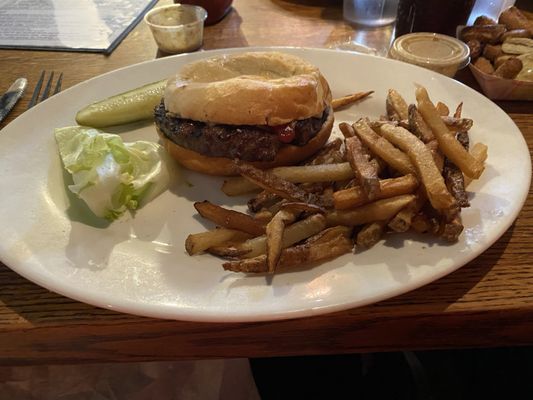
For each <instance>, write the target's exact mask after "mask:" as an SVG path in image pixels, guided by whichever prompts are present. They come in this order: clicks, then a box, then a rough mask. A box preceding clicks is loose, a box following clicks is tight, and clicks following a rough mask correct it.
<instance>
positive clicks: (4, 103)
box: [0, 78, 28, 122]
mask: <svg viewBox="0 0 533 400" xmlns="http://www.w3.org/2000/svg"><path fill="white" fill-rule="evenodd" d="M27 83H28V81H27V80H26V78H18V79H17V80H16V81H15V82H14V83H13V84H12V85H11V86H10V88H9V89H8V90H7V92H5V94H4V95H3V96H2V97H0V122H2V120H3V119H4V118H5V117H6V116H7V114H9V112H10V111H11V109H12V108H13V107H14V106H15V104H17V101H18V100H19V99H20V98H21V97H22V95H23V94H24V89H26V84H27Z"/></svg>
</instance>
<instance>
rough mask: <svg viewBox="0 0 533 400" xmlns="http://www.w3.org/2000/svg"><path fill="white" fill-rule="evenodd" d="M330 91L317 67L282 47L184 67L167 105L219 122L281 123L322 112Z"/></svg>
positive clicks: (172, 82)
mask: <svg viewBox="0 0 533 400" xmlns="http://www.w3.org/2000/svg"><path fill="white" fill-rule="evenodd" d="M330 102H331V91H330V89H329V86H328V83H327V81H326V79H325V78H324V77H323V76H322V74H321V73H320V71H319V69H318V68H317V67H315V66H314V65H312V64H310V63H308V62H307V61H304V60H302V59H301V58H299V57H296V56H293V55H289V54H285V53H280V52H248V53H243V54H232V55H221V56H216V57H213V58H208V59H204V60H200V61H196V62H193V63H190V64H188V65H186V66H184V67H183V68H182V69H181V70H180V71H179V72H178V74H177V75H176V76H175V77H173V78H171V79H170V80H169V81H168V83H167V86H166V90H165V94H164V104H165V108H166V109H167V110H168V111H169V112H171V113H174V114H176V115H179V116H180V117H181V118H188V119H192V120H196V121H203V122H209V123H215V124H231V125H281V124H285V123H289V122H290V121H293V120H300V119H305V118H309V117H312V116H315V115H318V114H320V113H322V111H323V110H324V108H325V107H326V106H327V105H329V103H330Z"/></svg>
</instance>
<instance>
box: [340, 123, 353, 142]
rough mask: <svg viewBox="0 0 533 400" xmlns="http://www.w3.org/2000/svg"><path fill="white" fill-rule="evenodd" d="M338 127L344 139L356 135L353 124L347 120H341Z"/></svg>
mask: <svg viewBox="0 0 533 400" xmlns="http://www.w3.org/2000/svg"><path fill="white" fill-rule="evenodd" d="M339 129H340V130H341V133H342V135H343V136H344V138H345V139H348V138H351V137H354V136H355V135H356V133H355V130H354V128H353V126H352V125H350V124H349V123H347V122H341V123H340V124H339Z"/></svg>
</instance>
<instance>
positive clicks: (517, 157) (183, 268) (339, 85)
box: [0, 48, 531, 322]
mask: <svg viewBox="0 0 533 400" xmlns="http://www.w3.org/2000/svg"><path fill="white" fill-rule="evenodd" d="M244 50H248V51H252V50H269V48H248V49H232V50H219V51H212V52H211V51H209V52H207V51H206V52H198V53H194V54H188V55H181V56H175V57H169V58H163V59H158V60H153V61H149V62H145V63H142V64H138V65H133V66H130V67H127V68H123V69H120V70H117V71H114V72H110V73H108V74H105V75H102V76H99V77H96V78H94V79H91V80H89V81H86V82H83V83H81V84H79V85H77V86H75V87H72V88H70V89H68V90H65V91H64V92H62V93H60V94H58V95H56V96H54V97H52V98H51V99H49V100H47V101H45V102H43V103H41V104H39V105H38V106H36V107H34V108H33V109H31V110H30V111H28V112H26V113H24V114H22V115H21V116H20V117H19V118H17V119H16V120H15V121H13V122H12V123H11V124H9V125H8V126H7V127H6V128H5V129H3V130H2V131H1V132H0V171H1V176H2V179H1V183H0V190H1V193H2V196H0V210H2V211H1V215H0V226H1V227H2V230H1V233H0V257H1V259H2V261H3V262H4V263H5V264H6V265H8V266H9V267H10V268H12V269H13V270H14V271H16V272H18V273H19V274H20V275H22V276H24V277H26V278H27V279H29V280H31V281H33V282H35V283H36V284H38V285H41V286H43V287H45V288H47V289H50V290H52V291H55V292H57V293H60V294H62V295H65V296H68V297H71V298H73V299H76V300H79V301H83V302H86V303H89V304H92V305H95V306H98V307H105V308H110V309H114V310H117V311H122V312H126V313H132V314H137V315H143V316H151V317H159V318H170V319H182V320H194V321H226V322H230V321H260V320H273V319H283V318H294V317H304V316H311V315H317V314H324V313H327V312H332V311H338V310H342V309H348V308H351V307H357V306H362V305H365V304H369V303H372V302H376V301H379V300H383V299H386V298H390V297H392V296H396V295H399V294H401V293H405V292H407V291H409V290H413V289H416V288H418V287H420V286H422V285H425V284H427V283H430V282H432V281H434V280H436V279H438V278H440V277H442V276H444V275H446V274H449V273H450V272H452V271H454V270H455V269H457V268H459V267H461V266H462V265H464V264H465V263H467V262H468V261H470V260H472V259H473V258H474V257H476V256H477V255H479V254H480V253H481V252H483V251H484V250H485V249H487V248H488V247H489V246H491V244H492V243H494V242H495V241H496V240H497V239H498V238H499V237H500V236H501V235H502V234H503V233H504V232H505V230H506V229H507V228H508V227H509V226H510V225H511V223H512V222H513V221H514V219H515V218H516V216H517V214H518V212H519V211H520V209H521V207H522V204H523V203H524V201H525V199H526V196H527V192H528V189H529V183H530V175H531V163H530V157H529V152H528V149H527V146H526V143H525V141H524V139H523V137H522V135H521V133H520V131H519V130H518V128H517V127H516V125H515V124H514V123H513V122H512V120H511V119H510V118H509V117H508V116H507V115H506V114H505V113H504V112H503V111H502V110H501V109H500V108H498V107H497V106H496V105H495V104H494V103H492V102H491V101H490V100H488V99H487V98H485V97H483V96H482V95H480V94H479V93H477V92H475V91H474V90H472V89H470V88H468V87H466V86H464V85H462V84H460V83H458V82H456V81H454V80H452V79H449V78H446V77H444V76H442V75H439V74H436V73H433V72H431V71H429V70H426V69H422V68H418V67H414V66H411V65H409V64H403V63H400V62H397V61H392V60H388V59H383V58H378V57H373V56H367V55H358V54H354V53H349V52H342V51H333V50H325V49H301V48H283V49H279V50H282V51H285V52H288V53H292V54H296V55H299V56H301V57H303V58H305V59H308V60H309V61H311V62H312V63H314V64H315V65H317V66H318V67H320V69H321V70H322V72H323V73H324V75H325V76H326V78H327V79H328V80H329V83H330V85H331V87H332V90H333V95H334V97H337V96H342V95H345V94H348V93H351V92H354V91H363V90H375V94H374V95H373V96H372V97H371V98H369V99H367V100H365V101H363V102H361V103H360V104H359V105H357V106H352V107H351V108H348V109H347V110H345V111H342V112H339V113H337V115H336V119H337V122H340V121H355V120H356V119H357V118H358V117H360V116H365V115H367V116H371V117H378V116H380V115H382V114H384V113H385V106H384V104H385V97H386V93H387V89H389V88H395V89H397V90H399V91H400V93H402V94H403V95H404V97H405V98H406V99H407V101H409V102H413V101H414V83H415V82H416V83H420V84H423V85H424V86H426V87H427V88H428V90H429V93H430V96H431V98H432V100H433V101H443V102H445V103H446V104H448V105H449V106H450V107H451V108H452V107H453V108H454V107H455V106H456V105H457V104H458V103H459V102H461V101H462V102H464V109H463V115H464V116H465V117H468V118H472V119H474V121H475V123H474V127H473V128H472V130H471V139H472V142H477V141H482V142H484V143H486V144H487V145H488V146H489V159H488V163H487V168H486V170H485V172H484V174H483V176H482V178H481V179H480V180H479V181H477V182H474V183H473V184H472V185H471V188H470V189H471V190H473V192H475V194H473V195H472V198H471V203H472V206H471V208H469V209H465V210H464V211H463V221H464V224H465V226H466V229H465V231H464V233H463V234H462V235H461V238H460V241H459V242H458V243H456V244H453V245H447V244H445V243H443V242H441V241H439V240H435V239H434V238H431V237H430V236H414V235H411V234H405V235H403V234H402V235H391V236H389V237H388V238H387V239H386V240H384V241H381V242H380V243H379V244H378V245H376V246H375V247H373V248H372V249H369V250H367V251H363V252H360V253H358V254H347V255H344V256H342V257H340V258H337V259H335V260H333V261H330V262H327V263H324V264H322V265H319V266H316V267H314V268H311V269H300V270H295V271H291V272H286V273H280V274H278V275H275V276H274V277H273V279H271V280H269V279H267V278H266V277H265V276H247V275H245V274H239V273H231V272H226V271H224V270H223V269H222V268H221V260H219V259H217V258H215V257H212V256H210V255H200V256H195V257H190V256H188V255H187V254H186V253H185V250H184V242H185V238H186V237H187V235H188V234H189V233H192V232H199V231H202V230H204V229H205V227H206V226H207V227H209V224H206V223H205V222H204V221H201V220H200V219H199V218H198V217H197V216H196V212H195V210H194V208H193V202H194V201H201V200H205V199H209V200H211V201H213V202H215V203H219V204H222V205H228V206H241V207H242V205H243V204H245V200H246V199H245V198H237V199H233V198H227V197H225V196H224V195H223V194H221V192H220V190H219V187H220V185H221V183H222V179H219V178H211V177H206V176H201V175H199V174H195V173H189V172H186V173H184V175H185V179H186V181H187V182H189V183H190V184H191V185H188V184H175V185H173V187H172V188H171V189H170V190H169V191H167V192H165V193H163V194H162V195H161V196H160V197H158V198H157V199H155V200H154V201H153V202H151V203H149V204H148V205H147V206H145V207H144V208H143V209H141V210H140V211H139V212H138V213H137V214H136V215H135V217H134V218H132V217H131V216H129V215H128V216H125V217H123V218H122V219H120V220H118V221H116V222H114V223H112V224H110V225H108V226H105V224H104V223H102V221H99V220H97V219H94V218H92V217H91V216H90V213H89V212H88V211H87V209H86V208H85V206H84V205H83V204H82V203H81V202H80V201H79V200H77V199H75V198H73V197H72V196H69V195H68V194H67V191H66V189H65V185H64V176H63V171H62V167H61V163H60V160H59V157H58V154H57V149H56V145H55V141H54V137H53V131H54V128H56V127H63V126H67V125H73V124H75V122H74V116H75V114H76V111H77V110H79V109H80V108H81V107H83V106H85V105H87V104H89V103H91V102H93V101H95V100H98V99H101V98H104V97H107V96H110V95H113V94H116V93H119V92H122V91H126V90H129V89H131V88H134V87H137V86H140V85H143V84H146V83H148V82H153V81H156V80H159V79H163V78H165V77H168V76H170V75H172V74H173V73H174V72H175V71H176V70H177V69H179V68H180V66H182V65H183V64H184V63H187V62H189V61H191V60H196V59H199V58H203V57H208V56H211V55H214V54H221V53H224V52H241V51H244ZM130 128H131V129H128V130H127V132H125V133H123V135H124V138H125V140H126V141H130V140H138V139H141V138H142V139H145V140H154V141H155V140H157V135H156V132H155V129H154V127H153V126H152V125H144V126H140V125H136V126H133V127H130ZM123 130H124V129H123ZM242 208H243V209H244V207H242Z"/></svg>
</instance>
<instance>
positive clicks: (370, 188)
mask: <svg viewBox="0 0 533 400" xmlns="http://www.w3.org/2000/svg"><path fill="white" fill-rule="evenodd" d="M345 145H346V158H347V159H348V162H349V163H350V166H351V167H352V169H353V170H354V172H355V178H356V179H357V180H358V181H359V184H360V185H361V187H362V188H363V191H364V192H365V194H366V195H367V197H368V198H369V199H370V200H372V199H374V198H376V196H378V195H379V191H380V185H379V177H378V172H377V169H376V168H375V166H374V165H372V164H370V162H369V159H368V157H367V155H366V154H365V152H364V150H363V145H362V143H361V141H360V140H359V138H358V137H357V136H353V137H350V138H347V139H346V140H345Z"/></svg>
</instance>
